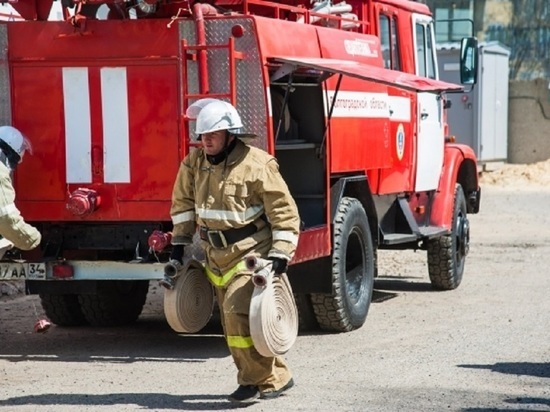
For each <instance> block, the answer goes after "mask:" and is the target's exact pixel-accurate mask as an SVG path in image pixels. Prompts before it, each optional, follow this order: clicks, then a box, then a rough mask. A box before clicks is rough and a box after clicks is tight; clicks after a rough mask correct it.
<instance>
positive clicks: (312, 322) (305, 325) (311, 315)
mask: <svg viewBox="0 0 550 412" xmlns="http://www.w3.org/2000/svg"><path fill="white" fill-rule="evenodd" d="M294 301H295V302H296V307H297V308H298V321H299V331H300V332H311V331H315V330H318V329H319V322H317V318H316V317H315V311H314V310H313V305H312V304H311V297H310V296H309V295H308V294H305V293H295V294H294Z"/></svg>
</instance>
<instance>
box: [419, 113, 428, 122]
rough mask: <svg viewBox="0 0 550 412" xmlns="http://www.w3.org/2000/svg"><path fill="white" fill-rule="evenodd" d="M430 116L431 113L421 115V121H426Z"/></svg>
mask: <svg viewBox="0 0 550 412" xmlns="http://www.w3.org/2000/svg"><path fill="white" fill-rule="evenodd" d="M429 115H430V114H429V113H421V114H420V120H426V119H427V118H428V116H429Z"/></svg>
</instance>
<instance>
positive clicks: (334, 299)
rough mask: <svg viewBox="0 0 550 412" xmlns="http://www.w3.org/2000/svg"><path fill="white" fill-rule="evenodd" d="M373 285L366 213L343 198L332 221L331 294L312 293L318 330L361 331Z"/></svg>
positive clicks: (370, 242)
mask: <svg viewBox="0 0 550 412" xmlns="http://www.w3.org/2000/svg"><path fill="white" fill-rule="evenodd" d="M373 284H374V248H373V242H372V237H371V231H370V227H369V222H368V219H367V214H366V213H365V209H363V206H362V205H361V203H360V202H359V201H358V200H357V199H353V198H348V197H344V198H343V199H342V201H341V202H340V205H339V206H338V211H337V212H336V217H335V220H334V235H333V253H332V293H331V294H322V293H312V294H311V303H312V305H313V309H314V311H315V316H316V317H317V321H318V322H319V326H320V327H321V329H324V330H327V331H335V332H349V331H351V330H354V329H358V328H360V327H361V326H362V325H363V323H365V319H366V318H367V313H368V311H369V306H370V302H371V298H372V289H373Z"/></svg>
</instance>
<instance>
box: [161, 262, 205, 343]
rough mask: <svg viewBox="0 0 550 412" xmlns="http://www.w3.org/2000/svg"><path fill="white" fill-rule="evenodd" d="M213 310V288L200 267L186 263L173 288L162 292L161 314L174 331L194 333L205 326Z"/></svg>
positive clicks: (196, 263)
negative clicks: (162, 310)
mask: <svg viewBox="0 0 550 412" xmlns="http://www.w3.org/2000/svg"><path fill="white" fill-rule="evenodd" d="M213 310H214V289H213V288H212V285H211V284H210V282H209V281H208V279H207V278H206V275H205V273H204V268H203V266H202V265H201V264H200V263H199V262H197V261H196V260H189V261H188V262H186V263H185V264H184V266H183V268H182V269H181V270H180V271H179V273H178V275H177V277H176V280H175V284H174V288H173V289H171V290H168V289H166V290H165V291H164V315H165V317H166V320H167V322H168V324H169V325H170V327H171V328H172V329H173V330H175V331H176V332H181V333H196V332H198V331H200V330H201V329H202V328H204V327H205V326H206V324H207V323H208V321H209V320H210V318H211V317H212V312H213Z"/></svg>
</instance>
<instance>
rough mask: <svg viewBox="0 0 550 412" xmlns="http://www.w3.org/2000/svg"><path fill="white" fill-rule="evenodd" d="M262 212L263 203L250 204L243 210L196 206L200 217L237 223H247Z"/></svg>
mask: <svg viewBox="0 0 550 412" xmlns="http://www.w3.org/2000/svg"><path fill="white" fill-rule="evenodd" d="M263 212H264V207H263V205H256V206H251V207H249V208H248V209H246V210H245V211H244V212H237V211H235V210H215V209H204V208H198V209H197V214H198V216H199V217H200V218H201V219H208V220H220V221H232V222H237V223H247V222H249V221H250V220H252V219H253V218H255V217H257V216H260V215H261V214H262V213H263Z"/></svg>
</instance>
